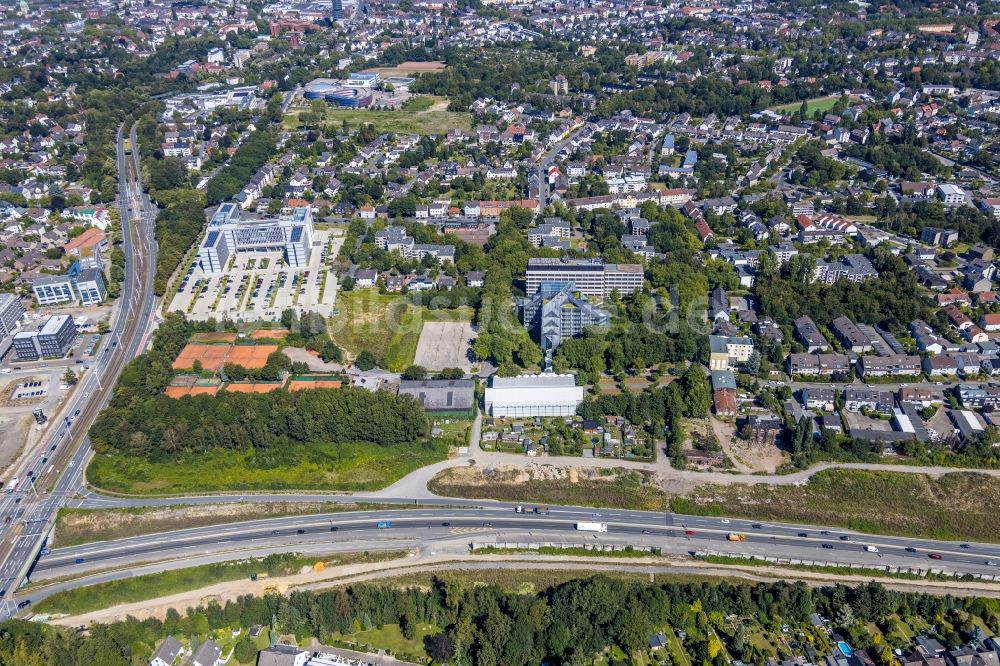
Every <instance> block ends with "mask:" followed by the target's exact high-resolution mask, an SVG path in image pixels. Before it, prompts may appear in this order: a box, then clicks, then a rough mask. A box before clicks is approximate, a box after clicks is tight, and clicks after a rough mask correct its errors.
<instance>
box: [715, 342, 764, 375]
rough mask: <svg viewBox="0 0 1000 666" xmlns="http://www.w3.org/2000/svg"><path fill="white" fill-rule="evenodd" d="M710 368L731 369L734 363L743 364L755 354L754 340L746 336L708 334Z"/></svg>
mask: <svg viewBox="0 0 1000 666" xmlns="http://www.w3.org/2000/svg"><path fill="white" fill-rule="evenodd" d="M708 345H709V369H711V370H729V369H730V368H731V367H732V364H743V363H746V362H747V361H748V360H750V355H751V354H753V340H752V339H751V338H749V337H746V336H732V337H727V336H723V335H710V336H708Z"/></svg>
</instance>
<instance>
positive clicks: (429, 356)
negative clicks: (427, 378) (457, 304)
mask: <svg viewBox="0 0 1000 666" xmlns="http://www.w3.org/2000/svg"><path fill="white" fill-rule="evenodd" d="M475 338H476V334H475V332H474V331H473V330H472V324H471V323H469V322H465V321H460V322H450V321H428V322H425V323H424V328H423V330H422V331H421V332H420V340H419V341H418V342H417V353H416V356H415V357H414V359H413V362H414V364H416V365H422V366H424V367H425V368H427V369H429V370H441V369H442V368H462V369H463V370H465V371H468V370H469V369H470V368H471V367H472V361H471V360H470V357H471V354H470V353H469V351H470V349H471V347H472V342H473V341H474V340H475Z"/></svg>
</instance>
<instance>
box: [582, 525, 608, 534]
mask: <svg viewBox="0 0 1000 666" xmlns="http://www.w3.org/2000/svg"><path fill="white" fill-rule="evenodd" d="M576 529H577V530H579V531H580V532H607V531H608V526H607V524H605V523H577V524H576Z"/></svg>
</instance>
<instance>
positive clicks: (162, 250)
mask: <svg viewBox="0 0 1000 666" xmlns="http://www.w3.org/2000/svg"><path fill="white" fill-rule="evenodd" d="M159 200H160V201H161V203H164V204H165V207H164V208H162V209H161V210H160V212H159V214H158V215H157V216H156V242H157V254H156V279H155V280H154V283H153V292H154V293H155V294H156V295H157V296H163V295H164V294H165V293H166V291H167V283H168V282H169V281H170V276H171V275H173V274H174V271H176V270H177V267H178V266H179V265H180V263H181V260H182V259H184V254H185V253H186V252H187V251H188V249H189V248H190V247H191V246H192V245H193V244H194V242H195V241H197V240H198V235H199V234H201V230H202V229H204V228H205V211H204V200H203V199H202V197H201V193H199V192H198V191H197V190H193V189H192V190H172V191H171V196H166V193H161V195H160V197H159Z"/></svg>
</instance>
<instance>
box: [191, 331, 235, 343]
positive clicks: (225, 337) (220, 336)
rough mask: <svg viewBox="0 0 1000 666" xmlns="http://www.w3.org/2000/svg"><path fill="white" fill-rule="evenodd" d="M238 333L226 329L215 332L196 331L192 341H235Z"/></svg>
mask: <svg viewBox="0 0 1000 666" xmlns="http://www.w3.org/2000/svg"><path fill="white" fill-rule="evenodd" d="M235 341H236V334H235V333H227V332H226V331H217V332H214V333H195V334H194V335H192V336H191V342H235Z"/></svg>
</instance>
